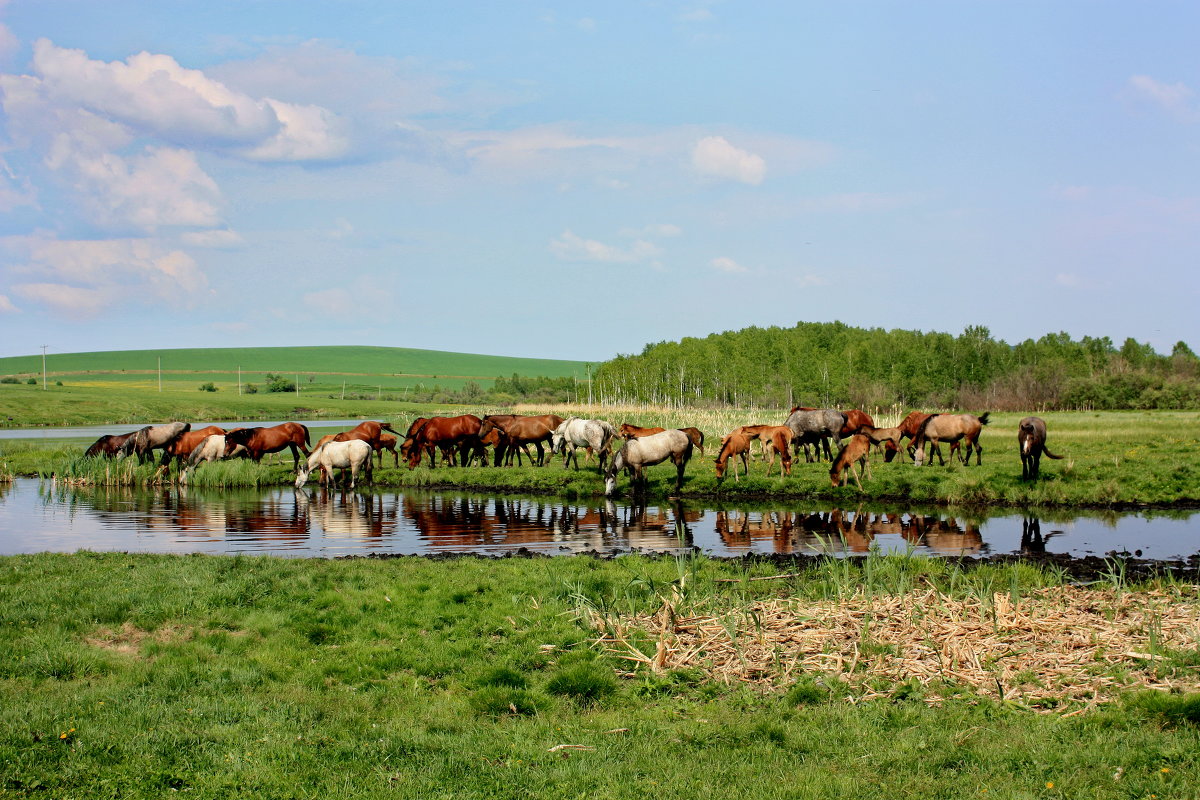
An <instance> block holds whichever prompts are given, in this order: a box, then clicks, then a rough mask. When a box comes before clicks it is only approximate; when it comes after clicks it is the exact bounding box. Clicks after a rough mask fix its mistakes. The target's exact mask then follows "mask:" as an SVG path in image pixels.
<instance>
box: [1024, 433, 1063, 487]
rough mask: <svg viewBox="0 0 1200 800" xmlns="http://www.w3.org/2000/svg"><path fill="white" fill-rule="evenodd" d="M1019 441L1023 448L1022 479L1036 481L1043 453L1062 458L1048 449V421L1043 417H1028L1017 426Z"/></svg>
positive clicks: (1049, 456)
mask: <svg viewBox="0 0 1200 800" xmlns="http://www.w3.org/2000/svg"><path fill="white" fill-rule="evenodd" d="M1017 443H1018V444H1019V445H1020V448H1021V480H1023V481H1036V480H1037V477H1038V472H1039V471H1040V469H1041V466H1042V454H1043V453H1045V454H1046V457H1047V458H1053V459H1060V458H1062V456H1056V455H1054V453H1051V452H1050V451H1049V450H1048V449H1046V421H1045V420H1044V419H1042V418H1041V417H1026V418H1025V419H1023V420H1021V422H1020V424H1019V425H1018V426H1017Z"/></svg>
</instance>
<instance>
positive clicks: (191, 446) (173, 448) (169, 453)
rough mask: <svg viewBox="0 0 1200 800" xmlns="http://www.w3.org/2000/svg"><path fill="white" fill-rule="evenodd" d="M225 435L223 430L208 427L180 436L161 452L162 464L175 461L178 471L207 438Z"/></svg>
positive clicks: (211, 426) (217, 427) (213, 426)
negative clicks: (170, 460) (172, 459)
mask: <svg viewBox="0 0 1200 800" xmlns="http://www.w3.org/2000/svg"><path fill="white" fill-rule="evenodd" d="M224 434H225V429H224V428H221V427H219V426H217V425H209V426H208V427H206V428H201V429H200V430H198V431H188V432H187V433H185V434H183V436H180V437H179V438H178V439H176V440H175V441H173V442H171V444H170V446H169V447H167V448H165V451H164V452H163V463H164V464H165V463H166V462H167V460H168V459H171V458H174V459H175V468H176V469H178V468H179V466H180V465H181V464H183V460H184V459H185V458H187V457H189V456H190V455H191V454H192V451H193V450H195V449H196V448H197V447H199V446H200V443H201V442H203V441H204V440H205V439H207V438H208V437H209V436H222V435H224Z"/></svg>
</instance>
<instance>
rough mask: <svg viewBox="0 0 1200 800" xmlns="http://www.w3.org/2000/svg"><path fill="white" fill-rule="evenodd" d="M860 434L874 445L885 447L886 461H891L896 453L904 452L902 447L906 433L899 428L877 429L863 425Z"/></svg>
mask: <svg viewBox="0 0 1200 800" xmlns="http://www.w3.org/2000/svg"><path fill="white" fill-rule="evenodd" d="M858 432H859V433H861V434H863V435H864V436H866V437H867V438H868V439H870V440H871V444H872V445H874V446H876V447H879V446H882V447H883V452H884V456H883V457H884V460H885V461H891V460H892V459H893V458H894V457H895V455H896V453H900V452H903V451H902V450H901V449H900V445H901V443H902V442H903V441H904V432H903V431H902V430H900V428H898V427H897V428H876V427H874V426H873V425H863V426H862V427H861V428H859V430H858Z"/></svg>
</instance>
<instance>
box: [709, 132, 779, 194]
mask: <svg viewBox="0 0 1200 800" xmlns="http://www.w3.org/2000/svg"><path fill="white" fill-rule="evenodd" d="M692 166H693V167H695V168H696V170H697V171H698V172H699V173H700V174H702V175H706V176H709V177H715V178H726V179H729V180H735V181H740V182H742V183H749V184H752V185H755V186H757V185H758V184H760V183H762V182H763V178H764V177H766V174H767V162H766V161H765V160H763V158H762V156H757V155H754V154H753V153H749V152H747V151H745V150H742V149H741V148H738V147H735V146H733V145H732V144H730V143H729V141H728V140H726V139H725V137H724V136H706V137H704V138H703V139H701V140H700V141H699V142H697V143H696V146H695V147H694V148H693V149H692Z"/></svg>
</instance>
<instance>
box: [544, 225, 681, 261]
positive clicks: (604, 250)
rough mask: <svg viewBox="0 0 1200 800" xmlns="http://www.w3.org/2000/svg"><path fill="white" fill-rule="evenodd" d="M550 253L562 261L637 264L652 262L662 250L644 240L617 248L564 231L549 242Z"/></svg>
mask: <svg viewBox="0 0 1200 800" xmlns="http://www.w3.org/2000/svg"><path fill="white" fill-rule="evenodd" d="M550 252H552V253H554V254H555V255H556V256H558V257H559V258H561V259H562V260H563V261H590V262H598V263H603V264H637V263H642V262H652V261H653V260H654V259H655V258H657V257H658V256H659V255H660V254H661V253H662V248H660V247H659V246H658V245H656V244H654V243H653V242H648V241H645V240H644V239H638V240H637V241H635V242H633V243H632V244H631V245H630V246H629V247H619V246H615V245H609V244H605V243H603V242H599V241H596V240H595V239H584V238H582V237H580V236H578V235H576V234H575V233H572V232H571V231H569V230H566V231H563V232H562V234H561V235H559V237H558V238H557V239H554V240H553V241H551V242H550Z"/></svg>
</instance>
